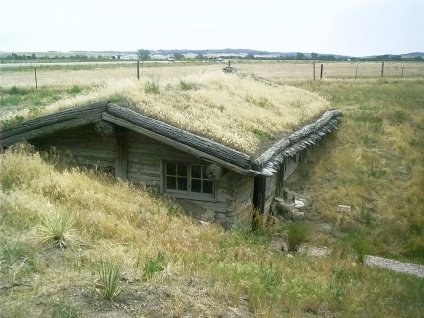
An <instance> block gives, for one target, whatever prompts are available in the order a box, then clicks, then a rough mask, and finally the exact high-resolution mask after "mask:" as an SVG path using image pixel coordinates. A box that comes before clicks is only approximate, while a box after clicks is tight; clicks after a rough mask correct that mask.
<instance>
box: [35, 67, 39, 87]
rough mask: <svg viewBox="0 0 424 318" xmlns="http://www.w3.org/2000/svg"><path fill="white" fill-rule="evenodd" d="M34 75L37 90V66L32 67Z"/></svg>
mask: <svg viewBox="0 0 424 318" xmlns="http://www.w3.org/2000/svg"><path fill="white" fill-rule="evenodd" d="M34 76H35V90H38V83H37V68H36V67H34Z"/></svg>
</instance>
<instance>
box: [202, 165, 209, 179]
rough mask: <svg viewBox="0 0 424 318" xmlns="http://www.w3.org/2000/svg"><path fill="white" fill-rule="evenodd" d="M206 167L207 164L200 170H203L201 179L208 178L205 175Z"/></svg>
mask: <svg viewBox="0 0 424 318" xmlns="http://www.w3.org/2000/svg"><path fill="white" fill-rule="evenodd" d="M206 168H207V166H202V170H203V174H202V176H203V179H209V178H208V175H207V173H206Z"/></svg>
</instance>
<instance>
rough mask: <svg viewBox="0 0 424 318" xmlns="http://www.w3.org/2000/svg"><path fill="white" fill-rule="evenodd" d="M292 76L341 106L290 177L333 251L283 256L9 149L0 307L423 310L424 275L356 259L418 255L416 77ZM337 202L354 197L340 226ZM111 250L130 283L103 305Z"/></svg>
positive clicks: (241, 235)
mask: <svg viewBox="0 0 424 318" xmlns="http://www.w3.org/2000/svg"><path fill="white" fill-rule="evenodd" d="M296 85H299V86H301V87H302V88H306V89H310V90H313V91H317V92H319V93H320V94H321V95H322V96H325V97H327V99H328V100H329V101H330V102H331V103H332V105H333V106H334V107H337V108H340V109H341V110H343V111H344V114H345V116H344V118H343V122H342V124H341V126H340V128H339V130H338V133H337V134H336V135H335V136H333V137H330V138H328V139H326V142H325V144H324V145H325V147H322V148H319V149H316V150H315V151H314V153H313V154H314V155H313V156H310V159H309V161H308V169H306V170H298V173H297V175H295V176H294V178H293V179H292V180H291V183H292V184H293V185H296V186H298V187H299V189H300V190H302V189H303V190H305V191H308V192H310V193H314V194H315V209H316V211H317V212H318V213H319V216H321V219H322V220H325V221H326V222H328V223H330V224H332V227H333V228H334V230H333V231H332V232H331V234H332V235H335V236H336V237H338V238H339V239H338V240H335V239H334V237H333V236H328V237H327V236H326V237H324V238H322V237H321V242H323V241H325V242H326V243H327V244H331V245H329V247H330V248H331V249H332V251H333V253H332V254H331V255H330V256H328V257H327V258H320V257H310V256H306V255H296V256H295V257H293V258H287V257H286V256H285V255H284V254H281V253H280V252H278V251H275V250H273V249H272V248H270V247H269V246H270V244H269V243H270V242H269V237H268V236H267V235H261V234H250V233H248V232H246V231H244V230H243V229H242V228H241V229H238V230H234V231H232V232H228V233H225V232H223V231H222V230H220V229H219V228H217V227H214V226H206V227H202V226H199V225H198V224H197V223H196V222H193V221H192V220H191V219H189V218H187V217H185V216H183V215H181V213H180V209H179V207H178V205H177V204H176V203H175V202H173V201H170V200H168V199H165V198H163V197H160V196H156V195H154V194H151V193H149V192H148V191H146V190H145V189H135V188H133V187H132V186H130V185H128V184H125V183H116V182H115V181H113V180H112V179H110V178H109V177H107V176H105V175H101V174H98V173H95V172H87V171H80V170H76V169H73V170H71V169H68V170H63V169H61V166H62V165H61V163H60V162H59V161H57V160H56V159H55V158H52V157H50V158H47V160H42V159H41V158H40V155H38V154H37V153H31V152H30V151H28V150H25V149H24V150H16V151H14V152H12V151H10V152H7V153H6V154H3V155H2V156H1V186H2V190H1V191H2V192H1V209H2V210H1V226H2V236H1V238H2V253H1V274H2V277H1V285H2V291H1V292H2V296H1V310H2V316H3V317H63V316H68V317H77V316H79V317H99V316H106V315H109V316H123V317H139V316H143V315H145V316H163V317H168V316H176V317H178V316H187V315H192V316H200V315H206V316H218V315H223V316H229V317H231V315H233V316H234V315H235V314H234V313H235V312H238V313H240V314H241V315H242V316H249V315H254V316H258V317H276V316H288V317H300V316H302V317H305V316H308V315H310V316H315V314H316V313H318V314H319V315H341V316H361V315H362V316H367V317H381V316H385V317H399V316H410V317H417V316H419V315H420V313H421V312H422V311H423V310H424V308H423V303H422V295H423V293H424V282H423V279H417V278H415V277H410V276H408V275H403V274H397V273H392V272H390V271H387V270H383V269H375V268H368V267H366V266H363V265H361V264H358V263H357V262H356V261H355V259H356V257H357V256H358V253H361V251H364V250H373V251H374V252H379V253H382V254H394V256H396V257H409V258H415V259H417V260H420V262H423V258H422V255H423V253H422V240H421V237H422V231H423V209H422V207H423V206H424V204H423V202H424V198H423V193H422V188H423V185H424V184H423V182H424V181H423V180H424V174H423V170H422V169H423V168H422V164H421V163H422V162H423V158H424V145H423V140H424V136H423V131H424V129H423V128H424V122H423V118H424V115H423V108H422V101H423V99H424V98H423V92H422V91H423V90H422V87H423V81H422V80H398V81H396V80H389V81H382V82H380V81H373V80H370V81H322V82H305V83H297V84H296ZM335 150H337V151H335ZM302 171H304V172H303V173H302ZM306 171H307V172H306ZM322 193H324V195H323V194H322ZM337 204H351V205H352V206H353V214H352V216H350V217H348V222H347V224H346V225H344V226H340V225H338V220H337V217H338V215H337V212H335V207H336V206H337ZM368 212H369V213H368ZM55 214H59V215H66V214H70V215H71V216H72V217H71V219H72V225H71V226H70V229H71V230H70V231H69V239H68V248H67V249H66V250H63V251H61V250H59V249H58V248H56V247H51V246H40V245H39V244H38V242H39V240H40V231H39V230H37V229H39V228H41V227H42V226H43V221H44V220H45V216H46V215H55ZM274 230H276V229H274ZM280 230H281V229H280ZM283 230H284V229H283ZM358 235H359V236H358ZM358 237H359V239H358ZM367 237H368V238H371V239H370V240H364V238H367ZM316 242H318V241H316ZM362 242H365V244H362V245H361V243H362ZM355 251H356V253H355ZM106 259H111V260H113V261H115V262H118V263H120V264H121V265H122V266H123V269H124V274H123V276H124V279H125V281H126V282H127V284H126V291H125V292H124V293H123V294H122V295H121V296H120V297H118V298H117V299H116V300H114V301H111V302H110V301H105V300H103V299H102V298H101V297H100V296H99V295H98V293H96V289H95V282H96V281H97V280H98V279H99V275H98V273H97V264H98V262H99V261H100V260H106ZM152 264H156V265H158V266H161V267H163V269H164V270H161V271H158V272H154V269H153V270H152V268H154V266H153V267H152V266H151V265H152ZM149 265H150V266H149ZM149 273H152V275H149ZM377 300H378V301H377Z"/></svg>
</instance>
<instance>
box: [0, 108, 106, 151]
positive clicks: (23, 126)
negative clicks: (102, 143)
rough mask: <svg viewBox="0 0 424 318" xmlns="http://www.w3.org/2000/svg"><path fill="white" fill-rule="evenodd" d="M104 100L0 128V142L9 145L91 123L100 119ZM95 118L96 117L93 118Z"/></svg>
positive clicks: (103, 109)
mask: <svg viewBox="0 0 424 318" xmlns="http://www.w3.org/2000/svg"><path fill="white" fill-rule="evenodd" d="M106 105H107V102H106V101H102V102H96V103H92V104H89V105H87V106H83V107H75V108H70V109H66V110H63V111H59V112H56V113H53V114H50V115H47V116H43V117H39V118H35V119H32V120H28V121H25V122H22V123H19V124H16V125H13V126H11V127H7V128H5V129H2V130H0V144H1V145H10V144H13V143H15V142H17V141H20V140H27V139H31V138H35V137H38V136H40V135H41V134H45V133H51V132H56V131H58V130H61V129H68V128H73V127H76V126H75V125H78V124H85V123H87V122H88V123H92V122H93V120H94V122H95V121H96V120H97V121H98V120H100V119H101V113H102V112H103V111H105V110H106ZM95 118H97V119H95Z"/></svg>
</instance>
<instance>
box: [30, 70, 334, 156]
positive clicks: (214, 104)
mask: <svg viewBox="0 0 424 318" xmlns="http://www.w3.org/2000/svg"><path fill="white" fill-rule="evenodd" d="M98 100H110V101H112V102H115V103H117V104H118V105H121V106H125V107H130V108H131V109H132V110H134V111H136V112H138V113H140V114H143V115H146V116H149V117H152V118H155V119H158V120H161V121H164V122H166V123H168V124H171V125H173V126H176V127H178V128H181V129H184V130H187V131H189V132H192V133H195V134H198V135H200V136H203V137H207V138H210V139H212V140H214V141H216V142H219V143H222V144H224V145H228V146H230V147H232V148H234V149H237V150H239V151H242V152H245V153H247V154H250V155H256V154H259V153H261V152H262V151H263V150H265V149H266V148H268V147H269V146H270V144H272V143H274V142H276V141H277V140H278V139H280V138H282V137H284V136H287V135H288V133H290V132H292V131H293V130H295V129H296V128H299V127H300V126H303V125H305V124H307V123H310V122H311V121H313V120H314V119H316V118H317V117H318V116H319V115H321V114H322V113H323V112H324V111H325V110H326V109H329V108H330V105H329V103H328V102H327V101H326V100H325V99H323V98H321V97H320V96H319V95H317V94H315V93H312V92H309V91H306V90H302V89H298V88H295V87H291V86H287V85H276V84H273V83H270V82H268V81H265V80H262V79H260V78H257V77H255V76H248V75H237V74H223V73H221V72H213V73H208V74H203V75H196V76H186V77H180V78H171V79H168V80H155V79H151V78H142V79H140V80H139V81H136V80H132V79H131V80H130V79H128V80H121V81H117V82H108V83H105V84H102V85H101V86H96V87H95V88H93V89H92V90H91V91H90V92H88V93H86V94H82V95H78V96H75V97H72V96H71V97H69V98H66V99H62V100H59V101H57V102H54V103H52V104H50V105H49V106H47V107H46V108H45V109H44V111H43V112H42V113H41V114H37V116H38V115H45V114H47V113H53V112H56V111H58V110H61V109H65V108H69V107H75V106H81V105H85V104H87V103H90V102H94V101H98ZM22 116H24V117H25V119H29V118H30V117H31V113H30V112H29V111H28V110H25V111H24V112H23V113H22Z"/></svg>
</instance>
